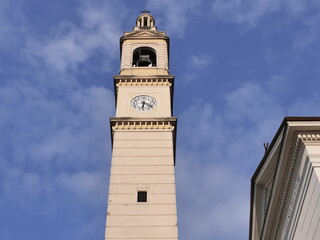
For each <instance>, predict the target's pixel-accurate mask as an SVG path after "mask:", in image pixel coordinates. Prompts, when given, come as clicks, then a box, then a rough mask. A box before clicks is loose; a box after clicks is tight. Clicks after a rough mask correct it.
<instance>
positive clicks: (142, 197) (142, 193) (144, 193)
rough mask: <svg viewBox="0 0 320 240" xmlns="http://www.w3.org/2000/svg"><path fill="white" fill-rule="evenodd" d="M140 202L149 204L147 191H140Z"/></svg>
mask: <svg viewBox="0 0 320 240" xmlns="http://www.w3.org/2000/svg"><path fill="white" fill-rule="evenodd" d="M137 201H138V202H147V191H138V199H137Z"/></svg>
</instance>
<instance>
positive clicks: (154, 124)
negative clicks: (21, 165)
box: [111, 120, 175, 131]
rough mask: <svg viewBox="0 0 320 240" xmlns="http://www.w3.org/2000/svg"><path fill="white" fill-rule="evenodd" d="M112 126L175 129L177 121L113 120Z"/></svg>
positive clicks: (118, 128)
mask: <svg viewBox="0 0 320 240" xmlns="http://www.w3.org/2000/svg"><path fill="white" fill-rule="evenodd" d="M111 128H112V130H113V131H116V130H172V131H173V130H175V122H173V121H148V120H145V121H141V120H134V121H126V120H125V121H123V120H120V121H117V120H115V121H114V122H111Z"/></svg>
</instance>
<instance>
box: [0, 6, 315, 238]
mask: <svg viewBox="0 0 320 240" xmlns="http://www.w3.org/2000/svg"><path fill="white" fill-rule="evenodd" d="M145 8H147V9H148V10H150V11H151V14H152V15H153V16H154V18H155V21H156V25H157V27H158V30H161V31H166V32H167V34H168V35H169V36H170V39H171V44H170V73H171V74H173V75H175V93H174V116H176V117H178V135H177V156H176V167H175V171H176V187H177V206H178V224H179V238H180V239H183V240H242V239H248V231H249V230H248V229H249V204H250V202H249V199H250V179H251V176H252V175H253V173H254V171H255V169H256V167H257V166H258V164H259V162H260V160H261V159H262V157H263V154H264V148H263V143H265V142H270V141H271V140H272V138H273V136H274V134H275V132H276V131H277V129H278V127H279V125H280V123H281V121H282V119H283V118H284V117H285V116H320V108H319V103H320V95H319V88H320V81H319V76H320V67H319V66H320V45H319V41H320V26H319V24H320V1H319V0H139V1H138V0H134V1H133V0H81V1H80V0H68V1H64V0H55V1H49V0H15V1H12V0H0V132H1V138H0V239H1V240H17V239H26V240H38V239H39V240H40V239H41V240H43V239H46V240H57V239H61V240H64V239H68V240H89V239H90V240H92V239H103V238H104V231H105V216H106V208H107V190H108V181H109V171H110V161H111V142H110V141H111V137H110V129H109V118H110V117H112V116H114V115H115V109H114V108H115V107H114V92H113V76H114V75H117V74H118V73H119V65H120V64H119V62H120V59H119V57H120V53H119V49H120V48H119V38H120V36H121V35H122V34H123V32H125V31H131V30H132V28H133V26H134V25H135V19H136V17H137V16H138V15H139V14H140V11H141V10H143V9H145Z"/></svg>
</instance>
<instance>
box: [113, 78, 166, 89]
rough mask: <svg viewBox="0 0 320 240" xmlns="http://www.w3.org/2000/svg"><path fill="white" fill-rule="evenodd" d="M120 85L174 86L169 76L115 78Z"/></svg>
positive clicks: (117, 84)
mask: <svg viewBox="0 0 320 240" xmlns="http://www.w3.org/2000/svg"><path fill="white" fill-rule="evenodd" d="M115 84H116V86H117V87H119V86H170V87H171V86H172V79H168V78H123V79H115Z"/></svg>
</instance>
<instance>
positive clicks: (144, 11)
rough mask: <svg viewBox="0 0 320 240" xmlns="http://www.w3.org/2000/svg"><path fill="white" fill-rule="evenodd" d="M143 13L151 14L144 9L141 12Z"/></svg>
mask: <svg viewBox="0 0 320 240" xmlns="http://www.w3.org/2000/svg"><path fill="white" fill-rule="evenodd" d="M140 12H142V13H149V12H150V11H148V10H147V9H144V10H143V11H140Z"/></svg>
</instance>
